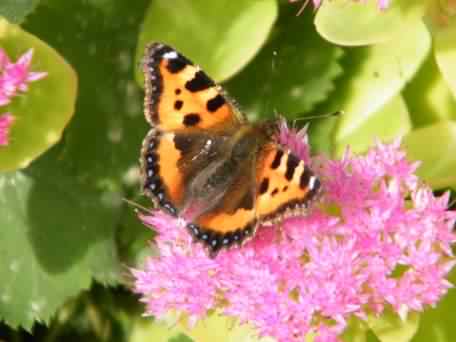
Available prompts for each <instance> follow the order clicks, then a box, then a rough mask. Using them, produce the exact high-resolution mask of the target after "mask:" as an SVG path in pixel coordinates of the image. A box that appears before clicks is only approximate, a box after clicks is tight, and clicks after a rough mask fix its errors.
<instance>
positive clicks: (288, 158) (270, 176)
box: [255, 143, 320, 222]
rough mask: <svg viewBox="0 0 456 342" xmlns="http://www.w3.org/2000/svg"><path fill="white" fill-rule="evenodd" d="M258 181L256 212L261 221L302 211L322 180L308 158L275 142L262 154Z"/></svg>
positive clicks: (258, 166) (316, 191)
mask: <svg viewBox="0 0 456 342" xmlns="http://www.w3.org/2000/svg"><path fill="white" fill-rule="evenodd" d="M256 184H257V192H256V201H255V206H256V213H257V219H258V220H261V221H262V222H268V221H272V222H274V221H275V220H281V219H282V218H283V217H286V216H293V215H299V214H303V213H304V212H305V209H306V208H307V207H308V205H309V203H310V202H311V201H312V200H313V199H314V198H315V196H316V195H317V193H318V192H319V190H320V181H319V180H318V178H317V177H316V176H315V174H314V173H313V172H312V170H311V169H310V168H309V167H308V166H307V165H306V164H305V162H304V161H303V160H301V159H299V158H298V157H297V156H296V155H294V154H293V153H292V152H291V151H288V150H284V149H283V148H282V147H281V146H279V145H277V144H275V143H269V144H267V145H265V146H264V148H263V149H262V151H261V152H260V154H259V158H258V162H257V173H256Z"/></svg>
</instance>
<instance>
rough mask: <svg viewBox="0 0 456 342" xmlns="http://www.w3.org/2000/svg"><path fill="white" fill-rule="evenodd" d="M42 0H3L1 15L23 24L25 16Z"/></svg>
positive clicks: (0, 6) (0, 4)
mask: <svg viewBox="0 0 456 342" xmlns="http://www.w3.org/2000/svg"><path fill="white" fill-rule="evenodd" d="M39 2H40V0H2V1H1V3H0V17H5V18H6V19H7V20H9V21H11V22H12V23H15V24H21V23H22V22H23V21H24V19H25V17H26V16H27V15H29V14H30V13H31V12H32V11H33V10H34V9H35V8H36V6H38V4H39Z"/></svg>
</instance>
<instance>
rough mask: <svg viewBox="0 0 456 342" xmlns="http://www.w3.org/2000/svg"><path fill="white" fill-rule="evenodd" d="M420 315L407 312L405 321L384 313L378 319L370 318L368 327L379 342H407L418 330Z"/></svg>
mask: <svg viewBox="0 0 456 342" xmlns="http://www.w3.org/2000/svg"><path fill="white" fill-rule="evenodd" d="M419 321H420V315H419V314H417V313H414V312H409V313H408V314H407V317H406V318H405V319H401V318H400V317H399V315H398V314H396V313H393V312H389V311H386V312H384V313H383V314H382V315H381V316H380V317H370V318H369V320H368V325H369V327H370V328H371V330H372V331H373V332H374V333H375V335H376V336H377V338H378V339H379V340H380V341H381V342H407V341H410V340H411V339H412V337H413V336H414V335H415V333H416V331H417V330H418V326H419Z"/></svg>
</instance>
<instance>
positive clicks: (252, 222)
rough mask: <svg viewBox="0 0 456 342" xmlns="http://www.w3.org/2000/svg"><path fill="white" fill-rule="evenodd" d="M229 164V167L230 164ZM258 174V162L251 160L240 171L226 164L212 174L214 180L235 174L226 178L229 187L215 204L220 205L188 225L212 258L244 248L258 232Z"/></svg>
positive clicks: (239, 166) (211, 208) (241, 166)
mask: <svg viewBox="0 0 456 342" xmlns="http://www.w3.org/2000/svg"><path fill="white" fill-rule="evenodd" d="M225 163H229V160H228V161H225ZM254 171H255V161H254V159H250V160H245V162H244V163H243V164H242V165H238V167H237V169H236V170H231V169H230V167H229V165H228V166H227V165H224V164H222V165H221V166H220V167H219V169H218V170H217V171H215V172H213V173H212V178H213V179H218V178H219V176H220V175H221V174H223V173H228V172H229V173H231V175H226V176H224V177H223V179H224V180H226V181H227V182H228V185H226V184H225V185H224V186H223V191H222V192H221V194H222V196H221V197H220V198H219V199H216V200H215V203H216V205H215V206H212V207H208V209H207V210H205V211H204V212H202V213H201V215H199V216H197V217H196V218H195V219H193V220H192V223H190V224H189V225H188V229H189V231H190V233H191V234H192V235H193V237H194V238H195V240H197V241H200V242H202V243H203V244H204V245H205V246H206V247H207V248H208V249H209V252H210V255H211V256H212V257H213V256H215V255H216V254H217V252H218V251H219V250H220V249H221V248H226V247H230V246H231V245H233V244H241V243H242V242H244V241H245V240H246V239H247V238H248V237H251V236H253V234H254V232H255V229H256V226H257V219H256V214H255V186H256V185H255V172H254ZM219 190H222V189H219ZM219 193H220V192H219Z"/></svg>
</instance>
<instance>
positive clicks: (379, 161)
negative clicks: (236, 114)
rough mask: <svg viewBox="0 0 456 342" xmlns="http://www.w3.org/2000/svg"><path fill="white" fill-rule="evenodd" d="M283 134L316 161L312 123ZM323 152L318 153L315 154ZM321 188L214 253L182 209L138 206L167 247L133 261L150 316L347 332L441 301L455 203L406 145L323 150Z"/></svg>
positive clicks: (273, 329)
mask: <svg viewBox="0 0 456 342" xmlns="http://www.w3.org/2000/svg"><path fill="white" fill-rule="evenodd" d="M280 140H281V142H282V143H283V144H284V145H286V146H288V147H289V148H290V149H291V150H293V151H294V152H295V153H296V154H298V155H299V156H300V157H301V158H303V159H304V160H309V155H308V151H309V150H308V146H307V140H306V135H305V132H304V131H300V132H296V131H295V130H289V129H288V128H287V126H286V125H285V124H284V123H282V125H281V133H280ZM317 161H318V162H317ZM314 164H318V165H319V166H317V165H314V169H315V170H316V171H317V174H319V176H320V178H321V180H322V184H323V187H324V194H323V196H322V198H321V200H320V203H317V204H316V205H315V206H314V208H313V210H312V211H311V212H310V213H309V214H308V215H307V216H302V217H294V218H289V219H287V220H285V221H284V222H283V223H282V225H281V227H280V229H278V228H277V227H262V228H260V229H258V231H257V234H256V236H255V237H254V238H253V239H252V240H251V241H249V242H248V243H246V244H245V245H244V246H243V247H241V248H235V249H231V250H226V251H221V252H220V253H219V255H218V256H217V257H216V258H215V259H210V258H208V257H207V254H206V252H205V251H204V250H203V248H202V246H201V245H199V244H193V243H192V239H191V237H190V235H189V234H188V233H187V231H186V230H185V229H184V226H185V222H184V221H183V220H182V219H173V218H170V217H169V216H167V215H165V214H163V213H161V212H157V213H156V214H154V215H151V216H149V215H141V216H140V217H141V219H142V220H143V222H144V223H145V224H147V225H148V226H150V227H154V229H155V230H156V231H157V233H158V235H157V238H156V243H157V246H158V249H159V252H160V255H159V256H157V257H151V258H149V259H148V260H147V262H146V264H145V266H144V269H142V270H139V269H137V270H133V274H134V277H135V278H136V283H135V289H136V291H137V292H138V293H140V294H141V295H142V300H143V301H144V302H145V304H146V312H147V314H150V315H154V316H156V317H163V316H165V314H166V313H167V312H168V311H171V310H172V311H178V312H181V313H183V314H185V315H186V317H189V318H190V321H191V322H195V321H196V320H198V319H201V318H204V317H205V316H206V315H207V314H208V312H210V311H212V310H216V311H217V312H220V313H222V314H224V315H227V316H232V317H236V318H237V319H238V320H239V321H240V322H241V323H245V322H249V323H250V324H253V325H254V326H255V327H256V328H257V330H258V332H259V334H260V335H268V336H272V337H274V338H275V339H276V340H277V341H279V342H285V341H287V342H288V341H303V340H304V337H305V336H306V334H308V333H311V334H314V335H315V336H316V337H315V341H338V336H339V335H340V334H341V333H342V332H343V331H344V329H345V328H346V326H347V321H348V319H349V318H351V317H353V316H355V317H358V318H361V319H366V318H367V316H368V315H370V314H377V315H380V314H382V313H383V312H384V310H386V309H392V310H394V311H396V312H397V313H398V314H400V315H402V316H403V315H404V314H406V313H407V312H408V311H422V310H423V309H424V307H425V306H428V305H435V304H436V303H437V301H438V300H439V299H440V298H441V297H442V296H443V295H444V294H445V293H446V291H447V289H448V288H449V287H450V286H451V284H450V283H449V282H448V280H447V279H446V276H447V274H448V272H449V271H450V269H451V268H452V267H453V265H454V263H455V261H454V257H453V255H452V252H451V244H452V243H453V242H454V241H455V234H454V233H453V231H452V225H453V223H454V221H455V219H456V214H455V212H452V211H449V210H447V203H448V195H447V194H445V195H443V196H440V197H435V196H434V195H433V193H432V191H431V189H430V188H429V187H427V186H426V185H424V184H422V183H421V182H420V181H419V179H418V178H417V176H416V175H415V170H416V168H417V166H418V165H417V164H416V163H410V162H409V161H407V159H406V158H405V154H404V152H403V151H402V150H401V149H400V147H399V141H396V142H394V143H393V144H388V145H386V144H381V143H377V144H376V146H375V147H373V148H372V149H371V150H370V151H369V152H368V153H367V154H366V155H364V156H355V155H352V154H351V153H350V152H348V151H347V152H346V153H345V155H344V156H343V158H342V159H341V160H330V159H326V158H324V157H319V158H314Z"/></svg>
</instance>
